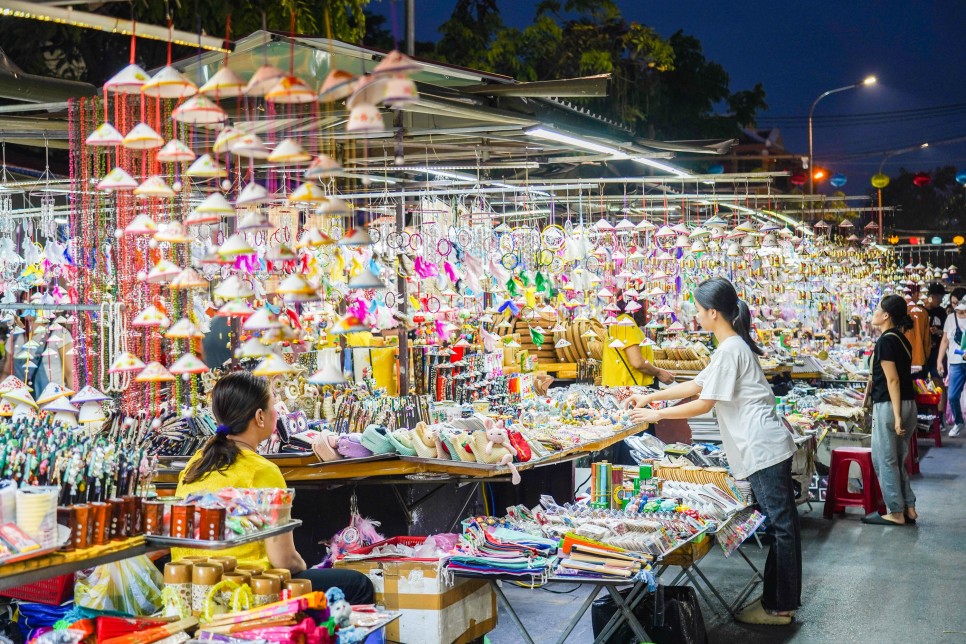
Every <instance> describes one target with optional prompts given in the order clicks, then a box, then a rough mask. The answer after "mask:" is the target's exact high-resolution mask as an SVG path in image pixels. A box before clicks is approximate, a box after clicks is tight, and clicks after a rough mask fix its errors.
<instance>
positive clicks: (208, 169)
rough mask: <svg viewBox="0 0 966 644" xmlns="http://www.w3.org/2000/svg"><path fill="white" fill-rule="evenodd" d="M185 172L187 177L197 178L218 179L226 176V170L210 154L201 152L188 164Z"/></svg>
mask: <svg viewBox="0 0 966 644" xmlns="http://www.w3.org/2000/svg"><path fill="white" fill-rule="evenodd" d="M185 174H186V175H188V176H189V177H197V178H199V179H220V178H222V177H227V176H228V171H227V170H225V168H223V167H222V166H221V164H219V163H218V162H217V161H215V160H214V159H213V158H211V155H210V154H202V155H201V156H200V157H198V158H197V159H195V160H194V163H192V164H191V165H190V166H188V170H187V171H186V172H185Z"/></svg>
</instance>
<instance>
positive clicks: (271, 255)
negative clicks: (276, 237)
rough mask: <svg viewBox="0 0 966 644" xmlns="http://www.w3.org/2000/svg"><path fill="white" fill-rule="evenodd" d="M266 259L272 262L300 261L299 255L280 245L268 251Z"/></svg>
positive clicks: (284, 245)
mask: <svg viewBox="0 0 966 644" xmlns="http://www.w3.org/2000/svg"><path fill="white" fill-rule="evenodd" d="M265 259H267V260H268V261H270V262H290V261H292V260H296V259H298V255H297V254H296V253H295V251H294V250H292V249H291V248H289V247H288V246H287V245H286V244H279V245H278V246H274V247H272V248H269V249H268V252H266V253H265Z"/></svg>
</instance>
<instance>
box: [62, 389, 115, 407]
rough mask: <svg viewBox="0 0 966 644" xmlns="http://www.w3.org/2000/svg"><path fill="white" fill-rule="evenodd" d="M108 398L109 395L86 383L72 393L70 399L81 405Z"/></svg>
mask: <svg viewBox="0 0 966 644" xmlns="http://www.w3.org/2000/svg"><path fill="white" fill-rule="evenodd" d="M110 399H111V397H110V396H105V395H104V394H102V393H101V392H100V391H98V390H97V389H95V388H94V387H91V386H90V385H88V386H86V387H84V388H83V389H81V390H80V391H78V392H77V393H76V394H74V396H73V397H72V398H71V399H70V401H71V402H72V403H74V404H75V405H82V404H84V403H88V402H101V401H103V400H110Z"/></svg>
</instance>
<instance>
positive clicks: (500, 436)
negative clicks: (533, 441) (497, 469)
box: [486, 420, 520, 485]
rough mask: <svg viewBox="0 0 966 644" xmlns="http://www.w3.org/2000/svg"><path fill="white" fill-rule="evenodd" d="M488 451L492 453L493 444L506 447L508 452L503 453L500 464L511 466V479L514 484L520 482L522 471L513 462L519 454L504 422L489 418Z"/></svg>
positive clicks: (487, 429)
mask: <svg viewBox="0 0 966 644" xmlns="http://www.w3.org/2000/svg"><path fill="white" fill-rule="evenodd" d="M486 441H487V442H486V453H487V454H490V453H492V452H493V446H494V445H496V446H499V447H502V448H503V449H505V450H506V451H507V452H508V453H507V454H504V455H503V458H501V459H500V465H506V466H507V467H509V468H510V473H511V476H510V481H511V482H512V483H513V484H514V485H519V484H520V472H518V471H517V466H516V465H514V464H513V459H514V458H515V457H516V455H517V450H516V448H515V447H514V446H513V445H511V444H510V435H509V434H508V433H507V431H506V428H505V427H504V426H503V423H499V424H497V423H494V422H493V421H492V420H488V422H487V423H486Z"/></svg>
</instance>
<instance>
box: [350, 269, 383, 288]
mask: <svg viewBox="0 0 966 644" xmlns="http://www.w3.org/2000/svg"><path fill="white" fill-rule="evenodd" d="M349 288H358V289H365V290H372V289H376V290H381V289H385V288H386V285H385V283H384V282H383V281H382V280H381V279H379V276H378V275H376V274H375V273H373V272H372V271H371V270H370V269H368V268H366V269H363V271H362V272H361V273H359V274H358V275H356V276H355V277H353V278H351V279H350V280H349Z"/></svg>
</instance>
